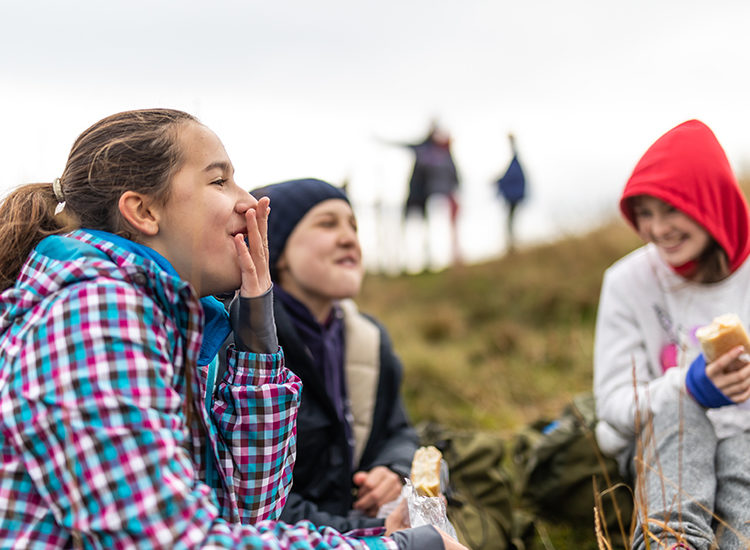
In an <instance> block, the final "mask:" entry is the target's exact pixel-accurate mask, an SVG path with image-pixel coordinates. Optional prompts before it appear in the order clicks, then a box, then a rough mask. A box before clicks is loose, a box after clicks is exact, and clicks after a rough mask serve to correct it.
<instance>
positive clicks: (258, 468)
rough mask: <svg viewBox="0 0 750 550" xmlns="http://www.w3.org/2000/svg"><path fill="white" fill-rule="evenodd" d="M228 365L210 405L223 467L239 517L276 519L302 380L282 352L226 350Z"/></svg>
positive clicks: (291, 456)
mask: <svg viewBox="0 0 750 550" xmlns="http://www.w3.org/2000/svg"><path fill="white" fill-rule="evenodd" d="M226 357H227V368H226V372H225V373H224V375H223V378H222V380H221V381H220V382H219V384H218V388H217V392H216V396H215V399H214V402H213V407H212V419H213V424H214V426H215V427H216V429H217V430H218V433H219V454H220V460H221V462H222V469H223V470H224V471H225V472H228V474H229V475H228V479H229V481H230V482H231V483H232V485H233V488H232V491H233V492H234V498H236V502H237V507H238V508H239V513H240V520H241V521H242V523H254V522H256V521H258V520H261V519H276V518H278V517H279V514H280V513H281V510H282V509H283V508H284V503H285V502H286V497H287V494H288V493H289V489H290V488H291V485H292V469H293V467H294V460H295V454H296V443H297V424H296V423H297V410H298V408H299V400H300V394H301V391H302V383H301V382H300V380H299V378H297V376H296V375H294V373H292V372H291V371H290V370H288V369H286V368H285V367H284V366H283V353H282V352H281V350H279V352H278V353H276V354H254V353H251V352H241V351H237V350H236V349H235V348H234V346H230V347H229V349H228V350H226Z"/></svg>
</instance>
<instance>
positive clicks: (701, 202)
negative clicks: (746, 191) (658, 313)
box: [620, 120, 750, 271]
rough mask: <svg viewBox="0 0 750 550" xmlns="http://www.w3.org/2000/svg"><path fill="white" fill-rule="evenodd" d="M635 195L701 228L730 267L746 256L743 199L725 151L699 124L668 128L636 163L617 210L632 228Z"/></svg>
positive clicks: (749, 245)
mask: <svg viewBox="0 0 750 550" xmlns="http://www.w3.org/2000/svg"><path fill="white" fill-rule="evenodd" d="M638 195H650V196H652V197H656V198H657V199H661V200H662V201H664V202H666V203H669V204H670V205H672V206H674V207H675V208H677V209H678V210H680V211H682V212H684V213H685V214H687V215H688V216H690V217H691V218H693V219H694V220H695V221H696V222H698V223H699V224H700V225H701V226H703V227H704V228H705V229H706V231H708V233H709V234H710V235H711V236H712V237H713V238H714V240H715V241H716V242H717V243H718V244H719V246H721V247H722V248H723V249H724V251H725V252H726V254H727V258H728V260H729V269H730V271H735V270H736V269H737V268H738V267H739V266H740V265H742V262H744V261H745V258H747V256H748V254H750V238H749V235H748V231H749V230H750V215H748V206H747V202H746V201H745V197H744V195H743V193H742V190H741V189H740V188H739V185H738V184H737V180H736V178H735V177H734V174H733V173H732V169H731V167H730V166H729V161H728V160H727V156H726V153H724V149H722V147H721V145H720V144H719V142H718V140H717V139H716V136H714V134H713V132H712V131H711V130H710V128H709V127H708V126H706V125H705V124H703V123H702V122H700V121H698V120H689V121H687V122H683V123H682V124H680V125H679V126H676V127H675V128H672V129H671V130H670V131H669V132H667V133H666V134H664V135H663V136H661V137H660V138H659V139H657V140H656V142H655V143H654V144H653V145H652V146H651V147H649V149H648V150H647V151H646V153H645V154H644V155H643V156H642V157H641V160H639V161H638V164H636V166H635V169H634V170H633V174H632V175H631V176H630V179H628V182H627V183H626V184H625V190H624V191H623V193H622V197H621V198H620V210H621V211H622V214H623V215H624V216H625V218H626V219H627V220H628V221H629V222H630V224H631V225H632V226H633V227H635V228H636V230H637V227H636V225H635V216H634V214H633V209H632V201H630V200H628V199H631V198H632V197H635V196H638ZM677 271H680V270H679V268H678V269H677Z"/></svg>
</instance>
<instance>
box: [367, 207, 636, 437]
mask: <svg viewBox="0 0 750 550" xmlns="http://www.w3.org/2000/svg"><path fill="white" fill-rule="evenodd" d="M638 245H639V240H638V238H637V237H636V236H635V234H634V232H633V231H632V229H630V228H628V227H627V226H626V225H625V224H624V222H620V221H617V222H613V223H612V224H610V225H607V226H606V227H602V228H600V229H598V230H596V231H594V232H592V233H590V234H588V235H585V236H580V237H570V238H566V239H564V240H561V241H559V242H556V243H553V244H549V245H543V246H538V247H534V248H531V249H527V250H521V251H518V252H515V253H514V254H512V255H509V256H505V257H503V258H501V259H498V260H496V261H491V262H487V263H484V264H481V265H471V266H462V267H458V268H453V269H450V270H446V271H444V272H441V273H437V274H432V273H426V274H422V275H410V276H401V277H386V276H375V275H370V276H368V278H367V279H366V281H365V285H364V288H363V292H362V294H361V297H360V299H359V304H360V307H361V309H362V310H363V311H366V312H369V313H371V314H373V315H375V316H376V317H377V318H379V319H380V320H381V321H382V322H383V323H384V324H385V325H386V327H388V329H389V331H390V333H391V337H392V338H393V341H394V345H395V348H396V350H397V352H398V353H399V355H400V356H401V359H402V360H403V363H404V367H405V382H404V394H405V399H406V402H407V407H408V409H409V411H410V413H411V415H412V418H413V419H414V420H415V421H416V422H419V421H424V420H433V421H438V422H440V423H442V424H444V425H447V426H450V427H456V428H482V429H492V430H497V431H499V432H500V433H510V432H512V431H513V430H515V429H517V428H519V427H520V426H522V425H524V424H526V423H528V422H530V421H533V420H536V419H538V418H539V417H543V416H549V415H554V414H556V413H557V412H559V410H560V409H561V407H562V405H563V404H564V403H566V402H567V401H569V399H570V397H571V396H573V395H575V394H577V393H580V392H582V391H587V390H589V389H590V388H591V376H592V346H593V333H594V322H595V317H596V307H597V303H598V299H599V290H600V285H601V279H602V273H603V272H604V270H605V269H606V268H607V266H609V265H610V264H611V263H612V262H613V261H615V260H616V259H617V258H619V257H621V256H622V255H623V254H625V253H626V252H628V251H630V250H632V249H633V248H635V247H636V246H638Z"/></svg>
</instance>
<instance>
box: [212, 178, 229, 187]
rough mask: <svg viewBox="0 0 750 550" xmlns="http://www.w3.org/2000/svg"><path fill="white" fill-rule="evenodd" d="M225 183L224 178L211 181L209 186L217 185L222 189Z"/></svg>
mask: <svg viewBox="0 0 750 550" xmlns="http://www.w3.org/2000/svg"><path fill="white" fill-rule="evenodd" d="M226 182H227V180H225V179H224V178H219V179H217V180H214V181H212V182H211V185H219V186H221V187H223V186H224V184H225V183H226Z"/></svg>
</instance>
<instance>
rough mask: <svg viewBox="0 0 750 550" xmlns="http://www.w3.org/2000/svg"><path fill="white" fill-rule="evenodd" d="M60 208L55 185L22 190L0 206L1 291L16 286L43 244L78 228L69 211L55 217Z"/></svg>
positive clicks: (32, 185)
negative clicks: (21, 273)
mask: <svg viewBox="0 0 750 550" xmlns="http://www.w3.org/2000/svg"><path fill="white" fill-rule="evenodd" d="M57 205H58V200H57V199H56V198H55V192H54V191H53V188H52V184H51V183H30V184H27V185H23V186H21V187H18V188H16V189H14V190H13V191H12V192H11V193H10V194H9V195H8V196H7V197H6V198H5V199H4V200H3V202H2V204H0V242H1V243H3V246H2V247H0V291H2V290H5V289H6V288H9V287H11V286H13V284H14V283H15V281H16V278H17V277H18V274H19V272H20V271H21V267H22V266H23V264H24V262H25V261H26V258H27V257H28V255H29V253H30V252H31V250H32V249H33V248H34V247H35V246H36V245H37V244H38V243H39V241H41V240H42V239H43V238H44V237H47V236H49V235H54V234H58V233H65V232H67V231H71V230H72V229H75V228H76V227H77V225H78V224H77V223H76V220H75V219H74V216H73V215H72V214H71V212H70V211H69V209H65V208H63V210H62V211H61V212H59V213H58V214H57V215H55V209H56V208H57Z"/></svg>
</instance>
